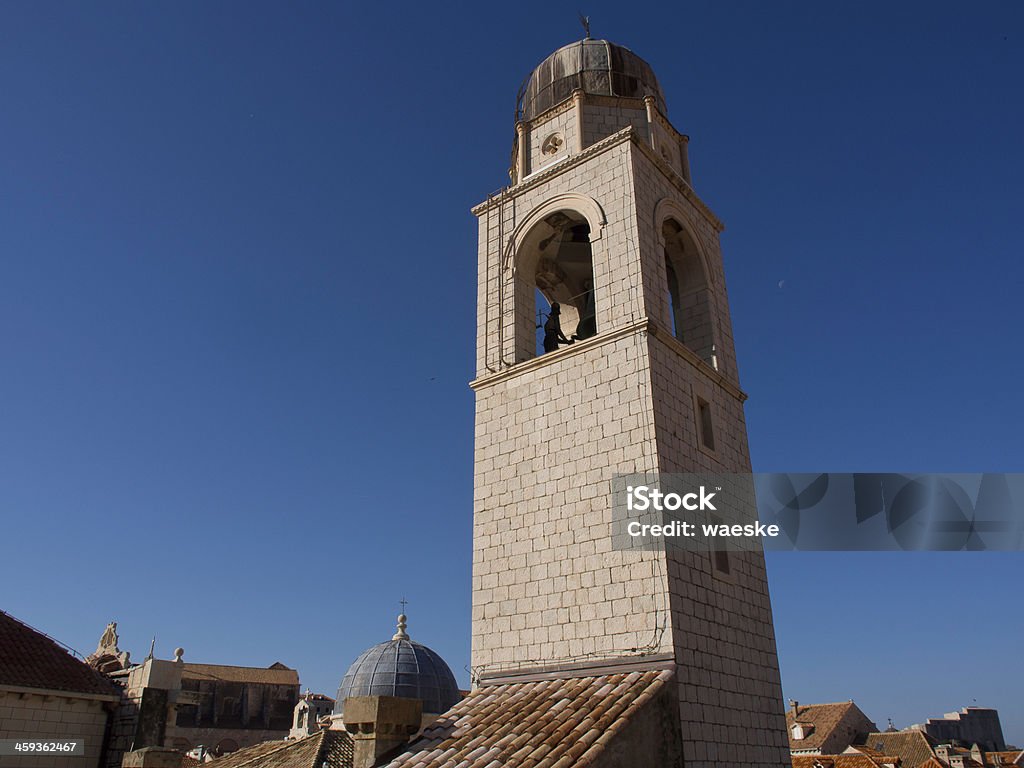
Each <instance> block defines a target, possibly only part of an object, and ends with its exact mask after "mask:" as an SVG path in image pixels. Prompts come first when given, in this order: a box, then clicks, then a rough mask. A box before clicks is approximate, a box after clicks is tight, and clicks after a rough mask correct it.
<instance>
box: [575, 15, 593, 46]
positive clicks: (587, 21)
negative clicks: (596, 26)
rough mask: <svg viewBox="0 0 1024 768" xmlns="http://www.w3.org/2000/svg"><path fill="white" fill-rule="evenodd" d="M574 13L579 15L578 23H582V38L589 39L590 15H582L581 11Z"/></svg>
mask: <svg viewBox="0 0 1024 768" xmlns="http://www.w3.org/2000/svg"><path fill="white" fill-rule="evenodd" d="M576 15H577V16H579V17H580V24H582V25H583V39H584V40H589V39H590V17H589V16H584V15H583V14H582V13H577V14H576Z"/></svg>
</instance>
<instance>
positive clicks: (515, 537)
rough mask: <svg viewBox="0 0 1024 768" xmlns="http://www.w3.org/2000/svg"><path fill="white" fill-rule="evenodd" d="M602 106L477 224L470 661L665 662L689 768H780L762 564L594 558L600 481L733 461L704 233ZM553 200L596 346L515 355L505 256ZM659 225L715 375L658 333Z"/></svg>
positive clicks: (726, 343)
mask: <svg viewBox="0 0 1024 768" xmlns="http://www.w3.org/2000/svg"><path fill="white" fill-rule="evenodd" d="M599 109H605V108H603V107H601V108H599V107H595V106H594V105H591V104H589V103H588V104H587V105H586V108H585V112H584V115H585V129H584V138H585V142H588V141H589V142H593V143H592V144H591V146H590V147H589V148H588V149H586V150H584V151H583V152H582V153H581V154H580V155H579V156H578V157H575V158H571V159H570V160H568V161H566V162H565V163H562V164H560V165H559V166H558V167H556V168H553V169H551V170H550V171H548V172H542V173H540V174H537V175H536V176H534V177H531V178H530V179H527V180H526V182H525V183H523V184H519V185H517V186H516V187H513V188H511V189H510V190H508V191H507V192H506V193H505V198H504V199H503V200H501V201H500V202H499V204H498V205H492V206H484V207H479V208H477V209H476V210H475V212H476V213H477V215H478V217H479V219H480V240H479V245H480V268H479V278H480V281H479V285H478V321H479V334H478V343H477V362H478V371H477V379H476V380H475V381H474V383H473V387H474V389H475V390H476V394H477V406H476V408H477V410H476V447H475V461H476V470H475V492H474V564H473V661H472V663H473V666H474V669H475V671H478V672H480V671H483V672H487V671H492V670H493V669H495V668H510V667H515V666H516V665H520V666H523V665H527V666H528V665H532V664H542V663H556V662H560V661H566V660H570V659H571V660H579V659H585V658H598V657H613V656H620V655H630V654H636V653H656V652H664V651H671V652H672V653H674V655H675V659H676V663H677V665H678V667H677V680H678V701H679V711H680V712H679V714H680V722H681V728H682V742H683V750H684V757H685V761H686V764H687V766H688V768H711V766H716V765H720V764H722V763H723V762H725V763H726V764H743V765H749V766H765V768H767V767H768V766H773V767H774V768H779V767H780V766H783V765H785V764H786V763H787V761H788V744H787V738H786V729H785V718H784V714H783V705H782V693H781V686H780V683H779V673H778V661H777V657H776V651H775V638H774V632H773V629H772V623H771V606H770V602H769V598H768V588H767V579H766V575H765V567H764V559H763V556H762V555H761V554H760V553H757V554H750V553H744V554H739V553H730V554H729V555H728V556H727V558H725V559H723V560H719V559H716V558H715V557H714V556H712V555H708V554H705V553H686V552H678V551H671V552H669V553H667V554H666V553H664V552H662V553H657V552H638V551H629V552H621V551H613V550H612V547H611V536H610V530H611V503H610V490H611V479H612V476H613V475H614V474H617V473H632V472H653V471H659V470H660V471H664V472H695V471H718V472H722V471H734V472H746V471H749V468H750V464H749V451H748V446H747V438H746V427H745V422H744V416H743V400H744V399H745V395H744V394H743V393H742V392H741V391H740V389H739V381H738V372H737V366H736V362H735V353H734V345H733V339H732V329H731V322H730V319H729V312H728V297H727V295H726V291H725V277H724V269H723V267H722V260H721V252H720V248H719V241H718V234H719V231H720V229H721V224H720V222H718V220H717V219H716V218H715V217H714V215H713V214H712V213H711V212H710V211H709V210H708V209H707V207H706V206H705V205H704V204H703V203H702V202H701V201H700V200H699V199H698V198H696V196H695V195H694V194H693V192H692V190H690V189H689V187H688V186H687V185H686V184H685V182H683V181H682V178H681V175H680V174H679V172H678V171H677V170H674V169H673V168H671V167H669V165H668V164H667V163H666V161H665V160H664V159H663V158H661V157H660V156H659V155H657V154H656V153H655V152H654V150H653V149H651V148H650V146H649V136H650V133H649V132H648V131H647V130H646V129H645V130H643V131H639V130H636V126H633V127H632V128H627V129H626V130H624V131H619V132H618V133H612V135H610V136H609V135H608V133H609V132H611V131H612V130H613V129H614V128H616V127H617V126H619V125H621V124H622V123H626V124H627V125H631V124H632V123H634V122H636V121H637V120H638V118H637V116H634V115H632V114H630V113H624V112H621V111H620V112H617V113H613V114H611V115H609V116H608V117H607V120H605V122H591V123H589V125H590V128H589V129H588V128H587V127H586V126H587V125H588V123H587V120H588V119H591V120H595V119H596V118H597V116H600V115H602V113H601V112H600V111H598V110H599ZM607 109H612V108H611V107H608V108H607ZM586 116H589V117H586ZM601 119H602V120H604V119H605V118H604V117H602V118H601ZM643 121H644V125H645V126H646V113H644V115H643ZM588 130H589V131H590V133H589V134H588V133H587V131H588ZM559 206H561V207H563V208H564V209H568V210H574V211H577V212H578V213H582V214H584V215H587V218H588V221H589V222H590V224H591V244H592V253H593V275H594V285H595V298H596V309H597V330H598V335H597V336H596V337H594V338H591V339H588V340H587V341H585V342H582V343H577V344H576V345H574V346H572V347H568V348H565V349H560V350H558V351H557V352H554V353H549V354H547V355H544V356H542V357H541V358H537V359H532V358H533V356H534V352H533V317H532V316H531V313H530V312H529V311H523V307H525V306H526V305H527V304H529V306H530V307H531V308H532V286H530V285H529V283H528V282H527V277H528V275H529V272H530V270H529V265H528V264H524V263H521V262H520V261H518V259H519V258H520V257H521V256H522V254H520V253H518V252H517V250H516V249H517V247H518V244H519V243H521V242H522V239H523V237H524V236H525V234H526V231H527V230H528V229H529V228H530V227H532V226H534V225H535V224H536V223H537V222H538V221H541V220H543V217H544V215H547V214H548V213H550V211H552V210H555V209H557V208H558V207H559ZM588 212H589V215H588ZM669 215H671V216H673V217H675V218H677V219H678V220H679V223H680V224H682V225H683V226H684V227H685V228H686V230H687V231H688V233H689V234H690V235H691V236H692V237H693V239H694V241H695V243H697V245H698V246H699V250H700V251H701V254H702V258H703V262H704V263H705V265H706V268H707V277H708V284H709V290H708V301H709V302H710V304H711V313H712V318H713V324H712V328H711V333H712V336H713V337H714V344H715V347H716V353H717V360H716V363H717V368H716V367H713V366H712V364H710V363H709V362H707V361H705V360H702V359H701V357H700V356H698V355H697V354H696V353H694V352H693V351H691V350H689V349H687V348H686V347H684V346H683V345H682V344H681V343H680V342H678V341H676V339H675V338H674V337H673V336H672V333H671V330H670V329H671V327H672V326H671V320H670V317H669V303H668V299H667V294H668V290H667V286H668V283H667V277H666V270H665V256H664V244H663V242H661V240H660V238H661V234H660V233H661V224H662V223H663V221H664V219H665V217H666V216H669ZM499 219H500V222H501V224H500V225H497V224H496V220H499ZM510 366H511V367H510ZM698 401H703V402H705V403H707V404H708V407H709V408H710V414H711V418H712V422H713V427H714V432H715V440H714V447H713V449H712V448H709V447H708V446H706V445H704V444H703V443H702V440H701V438H700V434H699V427H698V417H699V414H698V409H697V402H698Z"/></svg>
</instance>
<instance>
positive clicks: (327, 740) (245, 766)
mask: <svg viewBox="0 0 1024 768" xmlns="http://www.w3.org/2000/svg"><path fill="white" fill-rule="evenodd" d="M203 765H209V766H210V768H352V737H351V736H349V735H348V734H347V733H345V731H318V732H317V733H314V734H313V735H311V736H306V737H305V738H302V739H291V740H288V741H264V742H262V743H261V744H256V745H254V746H251V747H246V748H245V749H240V750H238V751H237V752H232V753H231V754H230V755H225V756H224V757H219V758H217V759H216V760H214V761H213V762H211V763H204V764H203Z"/></svg>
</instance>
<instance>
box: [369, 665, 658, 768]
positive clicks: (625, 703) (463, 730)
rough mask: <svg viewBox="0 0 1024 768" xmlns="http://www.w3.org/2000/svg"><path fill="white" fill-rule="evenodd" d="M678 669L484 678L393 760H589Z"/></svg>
mask: <svg viewBox="0 0 1024 768" xmlns="http://www.w3.org/2000/svg"><path fill="white" fill-rule="evenodd" d="M671 677H672V672H670V671H668V670H649V671H644V672H630V673H628V674H627V673H617V674H605V675H596V676H588V677H570V678H562V679H549V680H540V681H533V682H508V683H498V684H491V685H484V686H482V687H480V688H478V689H477V690H475V691H472V692H471V693H470V694H469V696H467V697H466V698H465V699H463V700H462V701H460V702H459V703H458V704H456V705H455V706H454V707H452V708H451V709H450V710H448V711H447V712H446V713H445V714H443V715H441V717H440V718H438V719H437V720H436V721H435V722H434V723H433V725H431V726H429V727H427V729H426V730H425V731H424V732H423V735H422V737H421V738H420V739H418V740H417V741H415V742H414V743H413V744H412V745H411V746H410V749H409V750H408V751H407V752H405V753H404V754H402V755H400V756H398V757H397V758H395V759H394V760H393V761H392V762H391V763H389V764H388V765H389V768H441V766H445V768H453V767H457V768H498V767H499V766H500V768H517V766H523V767H524V768H525V767H527V766H529V767H530V768H565V767H566V766H585V765H588V764H590V763H591V762H592V761H593V760H594V759H595V758H596V757H597V755H599V754H600V753H601V751H602V750H603V749H604V747H605V746H606V745H607V744H608V742H609V741H610V740H611V739H613V738H614V737H615V735H616V733H618V731H619V730H620V729H621V728H622V727H623V726H624V725H625V723H626V722H627V721H629V719H630V718H631V717H632V716H633V715H634V714H635V713H636V712H638V711H639V710H640V709H641V708H642V707H643V706H644V705H645V704H646V703H647V702H648V701H650V700H651V699H652V698H653V697H654V695H655V694H656V693H657V692H658V691H659V690H660V689H661V688H662V686H664V685H665V683H666V681H668V680H669V679H670V678H671Z"/></svg>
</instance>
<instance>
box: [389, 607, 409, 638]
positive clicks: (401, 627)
mask: <svg viewBox="0 0 1024 768" xmlns="http://www.w3.org/2000/svg"><path fill="white" fill-rule="evenodd" d="M402 602H403V603H404V602H405V601H404V600H403V601H402ZM407 626H408V624H407V623H406V616H405V614H404V613H400V614H398V631H397V632H395V634H394V635H392V636H391V639H392V640H408V639H409V633H408V632H406V631H405V628H406V627H407Z"/></svg>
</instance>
